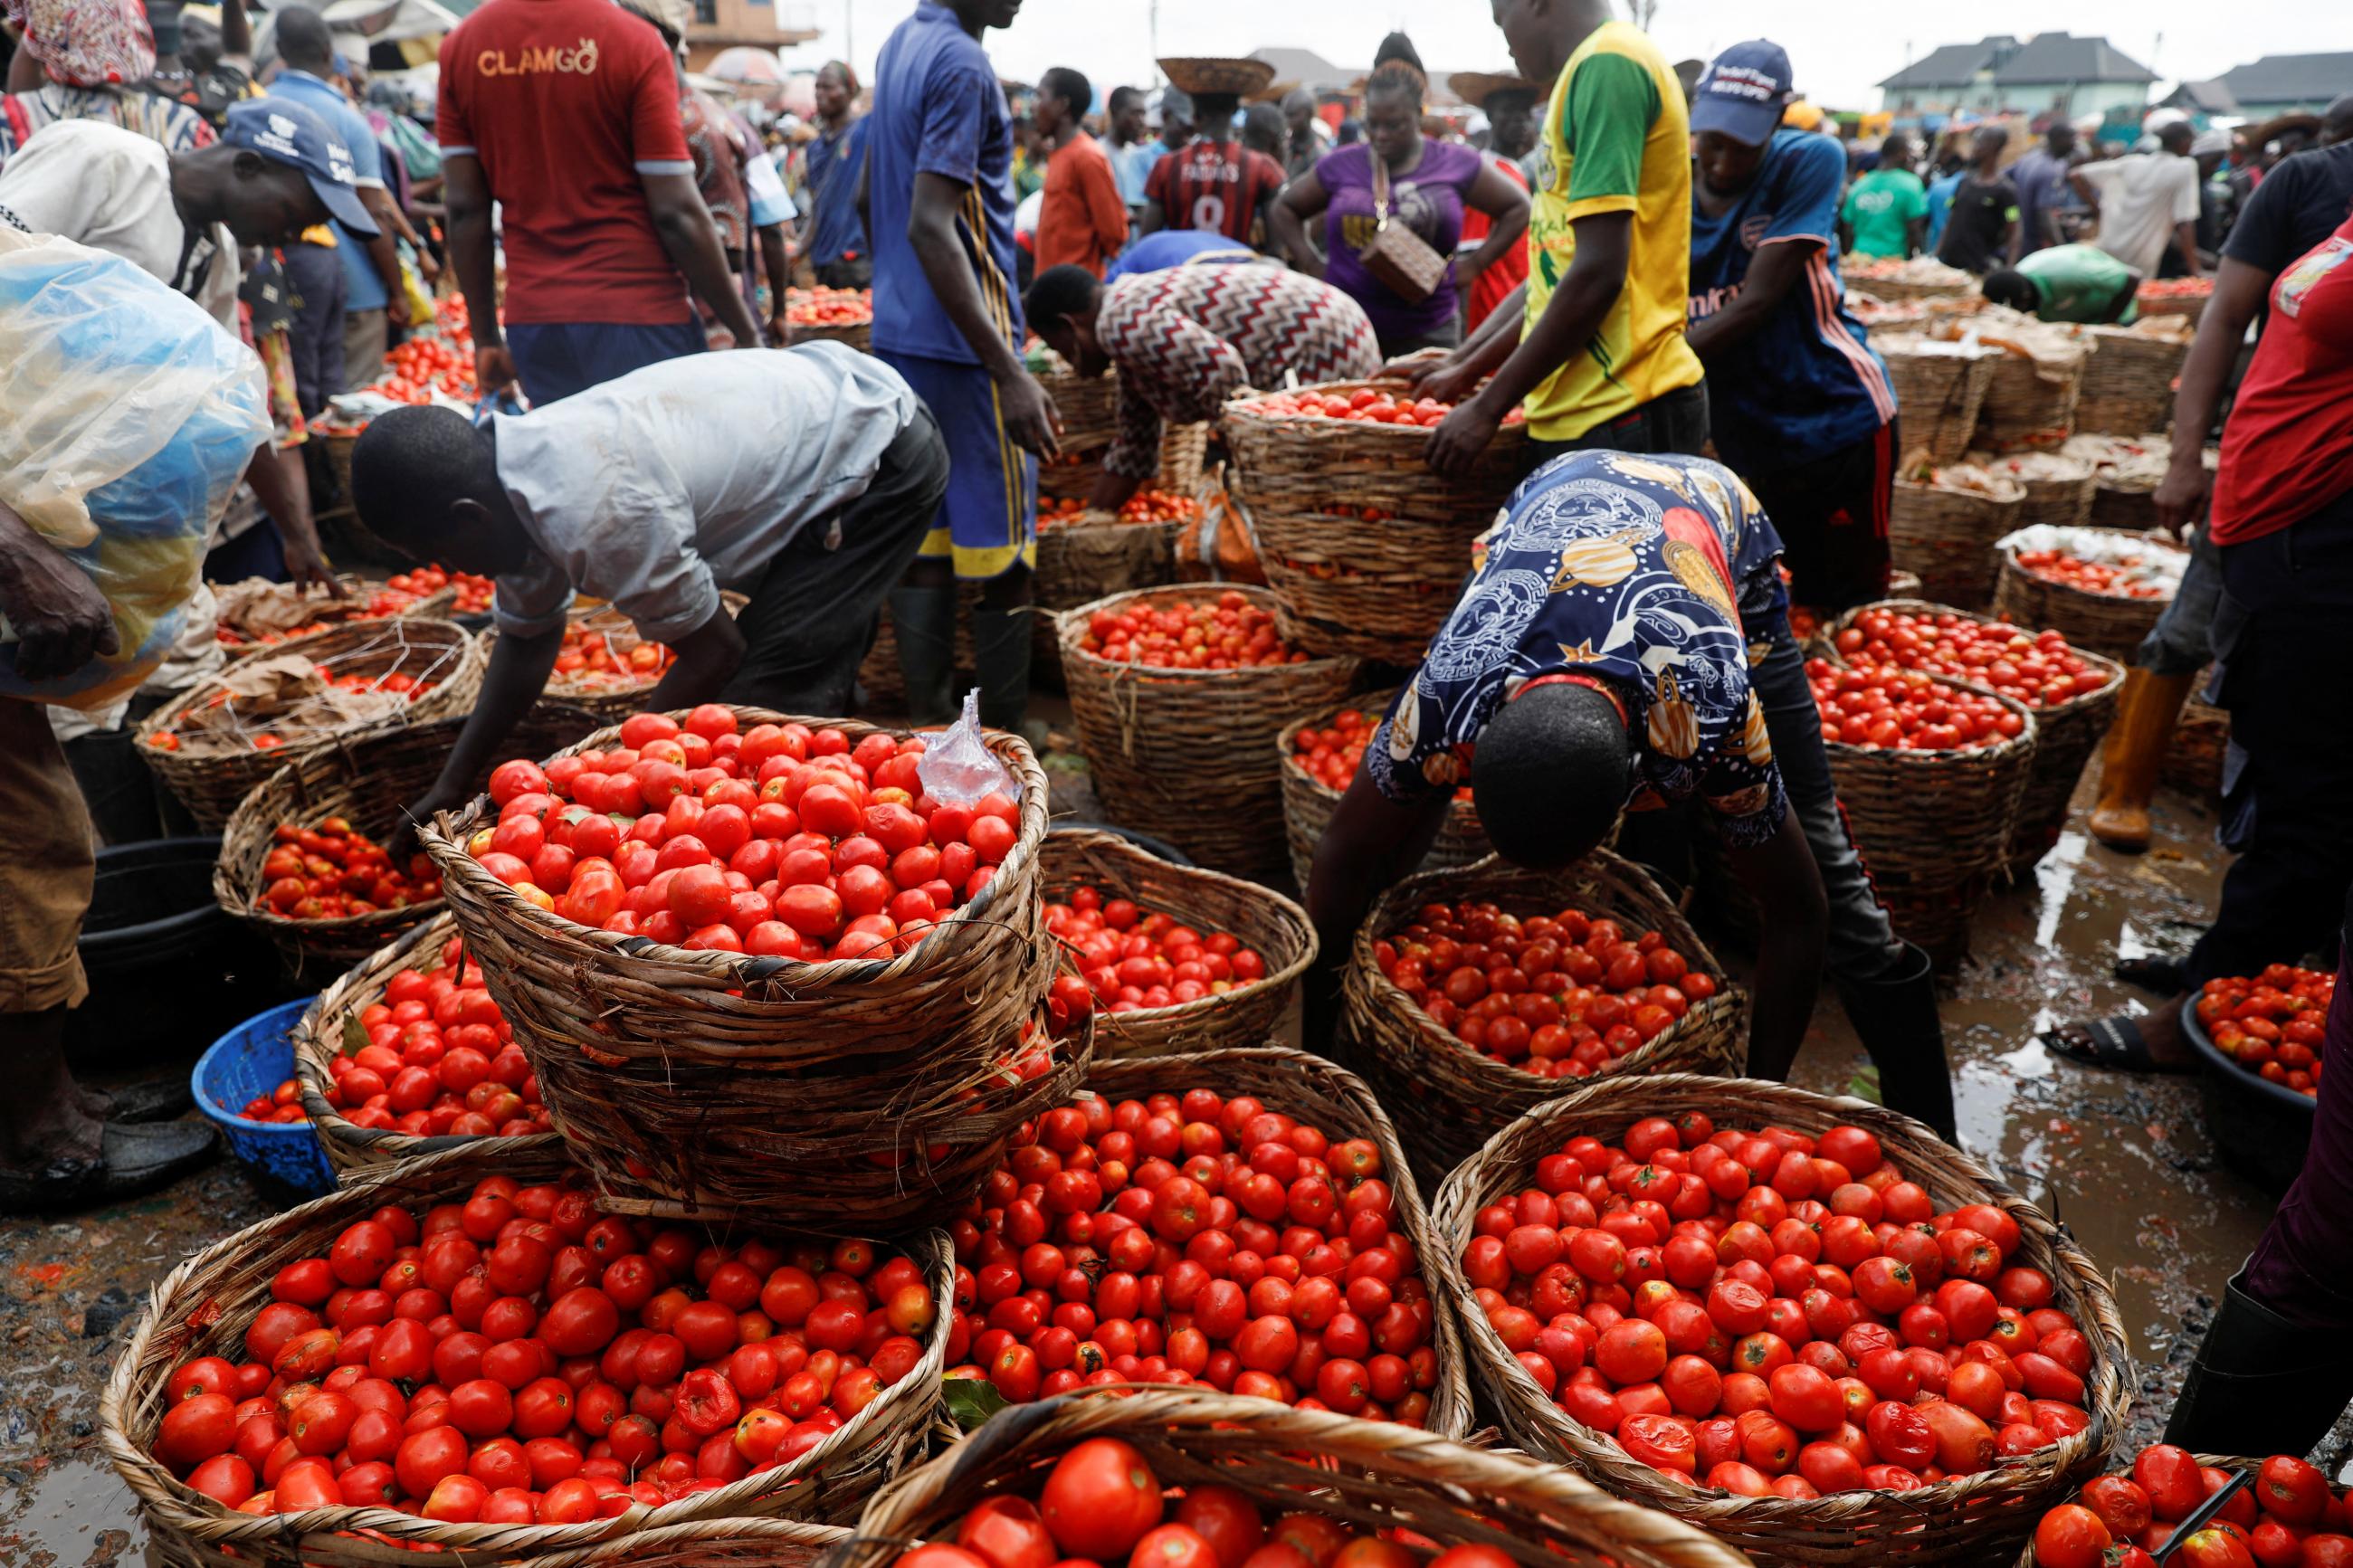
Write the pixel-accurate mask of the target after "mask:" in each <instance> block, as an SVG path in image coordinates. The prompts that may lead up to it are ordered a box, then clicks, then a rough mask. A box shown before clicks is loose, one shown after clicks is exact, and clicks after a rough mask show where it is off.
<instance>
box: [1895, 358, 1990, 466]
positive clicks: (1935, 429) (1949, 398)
mask: <svg viewBox="0 0 2353 1568" xmlns="http://www.w3.org/2000/svg"><path fill="white" fill-rule="evenodd" d="M1871 346H1872V347H1873V348H1874V349H1876V350H1877V351H1878V352H1879V357H1880V358H1881V359H1883V360H1884V361H1886V362H1887V376H1888V380H1889V381H1890V382H1892V383H1893V384H1894V388H1895V406H1896V408H1897V409H1898V410H1899V411H1900V412H1901V414H1902V415H1903V417H1904V443H1905V446H1906V447H1926V448H1927V452H1928V456H1929V458H1931V459H1932V460H1933V461H1935V462H1936V463H1939V464H1943V463H1957V462H1959V461H1960V460H1961V454H1962V453H1964V452H1966V451H1968V449H1969V438H1970V437H1973V436H1975V435H1976V434H1977V428H1978V410H1979V409H1981V408H1982V407H1983V406H1984V405H1985V395H1986V385H1987V384H1988V383H1989V382H1990V381H1992V379H1993V362H1994V358H1995V354H1994V351H1992V350H1991V349H1979V350H1978V351H1977V352H1975V353H1970V352H1969V351H1968V350H1966V349H1963V348H1961V347H1959V346H1958V345H1957V344H1952V343H1944V342H1936V341H1935V340H1933V339H1926V338H1923V337H1921V336H1919V335H1918V334H1916V333H1911V332H1900V333H1894V334H1891V335H1889V336H1885V337H1873V339H1872V342H1871Z"/></svg>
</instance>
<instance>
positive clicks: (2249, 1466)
mask: <svg viewBox="0 0 2353 1568" xmlns="http://www.w3.org/2000/svg"><path fill="white" fill-rule="evenodd" d="M2197 1458H2198V1464H2199V1467H2200V1468H2201V1469H2209V1470H2235V1471H2241V1472H2243V1473H2244V1474H2246V1475H2248V1476H2250V1477H2253V1475H2254V1474H2255V1472H2256V1471H2257V1470H2259V1469H2260V1468H2263V1460H2261V1459H2258V1458H2251V1457H2250V1456H2247V1455H2244V1454H2200V1455H2199V1456H2197ZM2340 1479H2341V1474H2340V1472H2337V1471H2332V1472H2330V1474H2329V1477H2328V1489H2329V1490H2330V1491H2331V1492H2333V1493H2335V1494H2336V1495H2337V1497H2339V1498H2342V1497H2344V1496H2345V1495H2346V1489H2345V1488H2344V1487H2343V1486H2342V1485H2341V1484H2339V1483H2340ZM2247 1495H2248V1496H2249V1497H2251V1498H2253V1497H2255V1496H2256V1494H2255V1493H2254V1492H2253V1490H2250V1491H2249V1492H2248V1493H2247ZM2258 1502H2260V1499H2258ZM2316 1528H2317V1529H2321V1530H2326V1529H2327V1528H2328V1527H2327V1525H2325V1524H2324V1525H2321V1526H2317V1527H2316ZM2120 1543H2121V1542H2120ZM2017 1568H2043V1564H2042V1559H2041V1558H2039V1557H2037V1556H2036V1555H2035V1552H2034V1538H2033V1536H2032V1535H2031V1534H2030V1535H2029V1536H2028V1537H2027V1540H2026V1550H2025V1551H2023V1552H2020V1553H2019V1554H2018V1564H2017Z"/></svg>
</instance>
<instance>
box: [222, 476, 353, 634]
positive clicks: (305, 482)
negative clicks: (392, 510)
mask: <svg viewBox="0 0 2353 1568" xmlns="http://www.w3.org/2000/svg"><path fill="white" fill-rule="evenodd" d="M245 477H246V481H247V482H248V484H250V485H252V486H253V493H254V494H255V495H258V496H259V497H260V498H261V510H263V511H265V512H267V513H269V521H270V524H271V526H272V527H274V528H276V529H277V530H278V540H279V543H280V545H281V546H282V547H283V548H284V550H285V552H286V570H287V571H288V572H290V573H291V574H293V577H294V581H296V582H297V583H300V584H303V585H304V586H306V587H323V588H325V589H326V590H327V592H328V593H329V594H331V595H333V596H334V597H336V598H338V599H340V598H343V597H345V596H346V594H347V592H348V591H347V590H346V589H345V588H344V587H343V584H341V583H338V582H336V581H335V574H334V570H333V568H332V567H331V566H330V565H329V564H328V563H327V552H326V548H325V547H324V546H323V545H322V544H321V543H320V542H319V525H318V523H317V522H316V521H314V520H313V519H312V517H311V477H310V475H309V473H308V472H307V471H306V470H305V469H304V468H303V467H302V454H301V452H300V451H298V450H297V449H296V448H294V447H283V448H280V447H274V446H270V445H269V444H267V443H264V444H263V445H262V446H261V447H258V448H256V449H255V451H254V454H253V462H252V465H251V466H250V467H248V468H247V469H246V472H245Z"/></svg>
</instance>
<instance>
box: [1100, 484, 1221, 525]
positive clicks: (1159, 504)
mask: <svg viewBox="0 0 2353 1568" xmlns="http://www.w3.org/2000/svg"><path fill="white" fill-rule="evenodd" d="M1200 513H1201V509H1200V506H1199V505H1198V503H1197V502H1195V501H1194V500H1192V498H1190V497H1189V496H1180V495H1178V494H1177V493H1176V491H1174V490H1159V489H1141V490H1138V491H1136V492H1135V493H1134V495H1132V496H1130V497H1128V498H1127V500H1126V501H1125V503H1124V504H1123V505H1122V506H1121V507H1120V509H1119V520H1120V521H1122V522H1189V521H1192V520H1193V519H1194V518H1196V517H1198V516H1199V515H1200Z"/></svg>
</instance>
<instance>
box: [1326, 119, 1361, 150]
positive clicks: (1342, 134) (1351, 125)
mask: <svg viewBox="0 0 2353 1568" xmlns="http://www.w3.org/2000/svg"><path fill="white" fill-rule="evenodd" d="M1364 139H1365V122H1364V121H1361V120H1359V119H1357V118H1356V116H1355V115H1353V114H1351V115H1349V116H1348V117H1347V118H1346V119H1345V120H1343V121H1340V129H1339V130H1337V131H1335V132H1333V133H1332V145H1334V146H1335V147H1346V146H1350V145H1352V144H1354V143H1356V142H1362V141H1363V140H1364Z"/></svg>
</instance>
